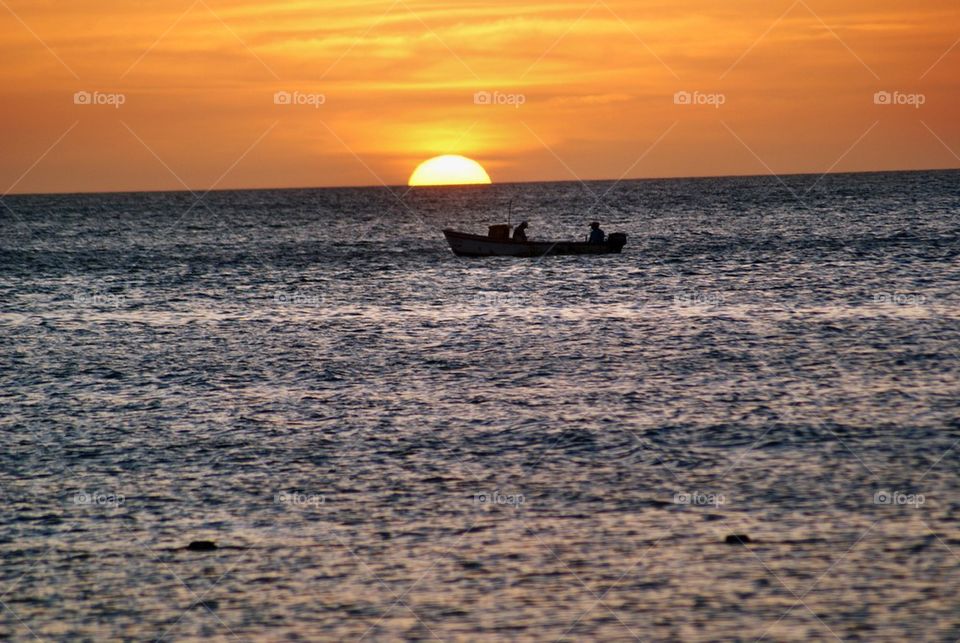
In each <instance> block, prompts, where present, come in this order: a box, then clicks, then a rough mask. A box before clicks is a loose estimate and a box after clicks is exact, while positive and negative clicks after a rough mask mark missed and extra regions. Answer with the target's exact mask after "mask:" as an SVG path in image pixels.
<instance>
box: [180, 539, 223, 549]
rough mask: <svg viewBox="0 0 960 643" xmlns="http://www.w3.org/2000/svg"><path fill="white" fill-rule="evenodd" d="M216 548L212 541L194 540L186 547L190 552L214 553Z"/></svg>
mask: <svg viewBox="0 0 960 643" xmlns="http://www.w3.org/2000/svg"><path fill="white" fill-rule="evenodd" d="M216 548H217V543H215V542H213V541H212V540H194V541H193V542H192V543H190V544H189V545H187V549H189V550H190V551H214V550H215V549H216Z"/></svg>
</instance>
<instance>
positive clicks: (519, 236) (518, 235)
mask: <svg viewBox="0 0 960 643" xmlns="http://www.w3.org/2000/svg"><path fill="white" fill-rule="evenodd" d="M528 227H530V226H529V225H527V222H526V221H524V222H522V223H521V224H520V225H518V226H517V229H516V230H514V231H513V240H514V241H526V240H527V228H528Z"/></svg>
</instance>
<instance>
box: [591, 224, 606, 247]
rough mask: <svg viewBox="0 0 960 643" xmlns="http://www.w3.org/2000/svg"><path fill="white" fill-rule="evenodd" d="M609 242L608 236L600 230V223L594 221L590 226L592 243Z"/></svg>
mask: <svg viewBox="0 0 960 643" xmlns="http://www.w3.org/2000/svg"><path fill="white" fill-rule="evenodd" d="M606 240H607V235H606V234H604V232H603V230H601V229H600V222H599V221H594V222H593V223H591V224H590V239H589V241H590V243H604V242H606Z"/></svg>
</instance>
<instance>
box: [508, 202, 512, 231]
mask: <svg viewBox="0 0 960 643" xmlns="http://www.w3.org/2000/svg"><path fill="white" fill-rule="evenodd" d="M507 225H508V226H510V227H511V228H512V227H513V199H510V205H509V206H507Z"/></svg>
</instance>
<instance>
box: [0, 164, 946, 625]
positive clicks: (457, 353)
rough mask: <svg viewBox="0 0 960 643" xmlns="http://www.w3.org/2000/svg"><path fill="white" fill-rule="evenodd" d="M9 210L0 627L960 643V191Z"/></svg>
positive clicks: (853, 179)
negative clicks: (533, 246)
mask: <svg viewBox="0 0 960 643" xmlns="http://www.w3.org/2000/svg"><path fill="white" fill-rule="evenodd" d="M3 202H4V203H5V204H6V206H7V207H5V208H2V209H0V229H2V237H0V311H2V312H0V347H2V348H0V410H2V411H0V430H2V437H3V449H2V450H0V493H2V496H0V497H2V499H3V505H4V510H3V511H2V512H0V556H2V560H3V564H2V567H0V639H3V640H18V641H19V640H22V641H29V640H36V639H41V640H50V641H56V640H90V641H106V640H165V641H166V640H169V641H172V640H200V639H204V640H207V639H209V640H223V641H232V640H276V641H279V640H396V639H408V640H421V639H441V640H465V641H466V640H485V639H504V640H569V641H575V640H598V639H604V640H606V639H610V640H631V639H639V640H644V641H654V640H678V639H682V640H689V641H698V640H743V641H756V640H771V641H772V640H834V639H841V640H862V641H897V640H951V641H954V640H957V639H958V638H960V598H958V596H960V587H958V584H960V524H958V508H960V477H958V474H960V465H958V456H960V444H958V441H960V405H958V394H960V378H958V373H960V368H958V366H960V308H958V304H960V302H958V293H960V261H958V255H960V234H958V230H960V172H925V173H923V172H921V173H885V174H863V175H832V176H826V177H823V178H818V177H813V176H797V177H783V178H782V179H778V178H776V177H765V178H723V179H692V180H671V181H627V182H622V183H616V184H615V183H612V182H610V183H603V182H598V183H588V184H579V183H556V184H525V185H499V186H492V187H476V188H438V189H419V190H414V191H408V190H407V189H406V188H393V189H383V188H380V189H375V188H370V189H338V190H277V191H269V190H266V191H235V192H213V193H209V194H205V195H204V194H199V193H198V194H196V195H193V194H190V193H144V194H108V195H60V196H15V197H6V198H4V199H3ZM508 217H509V218H511V219H512V221H513V222H514V223H516V222H518V221H520V220H521V219H526V220H528V221H529V222H530V229H529V231H528V232H529V235H530V236H531V238H548V239H558V238H577V237H580V236H581V235H585V234H586V231H587V229H586V224H587V223H588V222H589V221H590V220H591V219H594V218H595V219H598V220H600V221H601V222H602V223H603V226H604V228H605V229H606V231H607V232H618V231H621V232H625V233H626V234H627V235H628V243H627V246H626V248H625V250H624V253H623V254H622V255H618V256H603V257H548V258H543V259H539V260H516V259H502V258H491V259H458V258H456V257H454V256H453V255H452V254H451V253H450V251H449V249H448V248H447V246H446V244H445V242H444V240H443V237H442V235H441V234H440V230H441V229H442V228H444V227H448V226H449V227H455V228H457V229H461V230H464V231H484V230H485V229H486V225H487V224H488V223H494V222H500V221H502V220H505V219H507V218H508ZM739 534H743V535H747V536H749V538H750V542H749V543H748V544H745V545H736V544H727V543H726V542H725V540H726V538H727V536H730V535H739ZM203 540H209V541H214V542H215V543H216V544H217V549H215V550H213V551H190V550H188V549H186V547H187V545H189V544H190V543H191V542H193V541H203Z"/></svg>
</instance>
